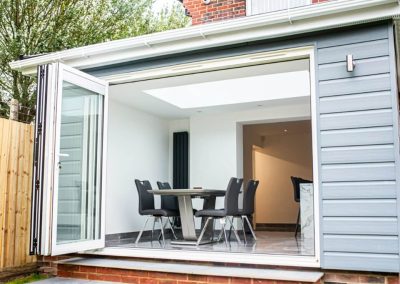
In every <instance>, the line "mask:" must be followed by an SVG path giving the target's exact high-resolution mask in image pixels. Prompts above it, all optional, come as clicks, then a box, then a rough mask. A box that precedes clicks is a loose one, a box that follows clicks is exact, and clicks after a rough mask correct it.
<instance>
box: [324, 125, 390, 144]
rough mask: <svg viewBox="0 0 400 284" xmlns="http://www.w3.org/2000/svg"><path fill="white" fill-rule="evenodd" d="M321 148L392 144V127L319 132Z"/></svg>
mask: <svg viewBox="0 0 400 284" xmlns="http://www.w3.org/2000/svg"><path fill="white" fill-rule="evenodd" d="M320 135H321V136H320V146H321V147H335V146H354V145H380V144H392V143H393V140H394V139H393V127H392V126H387V127H374V128H361V129H342V130H326V131H321V132H320Z"/></svg>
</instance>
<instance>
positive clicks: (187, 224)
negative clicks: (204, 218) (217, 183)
mask: <svg viewBox="0 0 400 284" xmlns="http://www.w3.org/2000/svg"><path fill="white" fill-rule="evenodd" d="M178 202H179V212H180V216H181V227H182V235H183V238H184V239H185V240H187V241H196V240H197V236H196V228H195V224H194V217H193V206H192V197H191V196H188V195H187V196H185V195H184V196H178Z"/></svg>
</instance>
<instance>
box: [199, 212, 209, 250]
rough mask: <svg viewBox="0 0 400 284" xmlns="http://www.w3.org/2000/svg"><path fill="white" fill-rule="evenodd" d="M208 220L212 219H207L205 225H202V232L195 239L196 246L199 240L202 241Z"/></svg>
mask: <svg viewBox="0 0 400 284" xmlns="http://www.w3.org/2000/svg"><path fill="white" fill-rule="evenodd" d="M210 219H212V217H208V218H207V220H206V223H205V224H204V227H203V230H201V233H200V236H199V238H198V239H197V243H196V245H197V246H198V245H200V243H201V240H202V239H203V236H204V233H205V231H206V230H207V226H208V222H210Z"/></svg>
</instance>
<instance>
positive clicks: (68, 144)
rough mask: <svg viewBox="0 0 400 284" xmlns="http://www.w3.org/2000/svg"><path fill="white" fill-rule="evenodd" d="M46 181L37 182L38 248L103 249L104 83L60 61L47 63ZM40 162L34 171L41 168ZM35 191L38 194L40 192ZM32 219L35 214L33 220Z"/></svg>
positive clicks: (58, 251) (45, 252)
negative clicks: (39, 206) (40, 207)
mask: <svg viewBox="0 0 400 284" xmlns="http://www.w3.org/2000/svg"><path fill="white" fill-rule="evenodd" d="M48 68H49V69H51V70H52V72H50V73H49V77H48V78H47V80H48V81H51V82H53V84H51V86H50V87H49V88H48V89H47V96H46V97H47V98H49V97H51V98H52V100H49V102H48V106H49V109H53V110H54V113H52V115H50V116H49V115H45V118H46V119H47V120H50V121H51V122H48V129H47V130H46V134H47V133H51V135H50V136H51V137H52V139H51V140H50V141H46V142H47V143H45V148H46V150H45V151H44V154H45V155H47V156H48V157H50V158H49V159H48V160H47V162H46V163H44V165H42V167H43V166H47V175H48V176H49V178H48V181H47V182H46V180H43V179H40V177H36V180H39V183H40V182H42V186H41V189H42V193H41V194H40V195H43V196H44V197H45V198H43V200H42V202H41V203H42V204H43V206H44V207H46V210H45V212H42V213H41V215H42V218H41V221H36V224H39V225H40V226H41V227H42V230H36V231H41V233H42V235H45V236H46V238H45V239H44V238H42V239H41V241H40V245H41V248H40V249H39V250H37V253H39V254H43V255H49V254H51V255H59V254H63V253H71V252H77V251H83V250H90V249H95V248H101V247H104V232H105V229H104V196H105V195H104V191H105V188H104V184H105V183H104V178H105V175H104V172H105V167H104V165H103V164H104V159H103V157H104V149H105V145H106V141H105V137H106V136H105V122H106V119H105V118H106V115H107V89H108V84H107V83H106V82H103V81H101V80H98V79H97V78H95V77H93V76H90V75H88V74H85V73H83V72H81V71H78V70H75V69H73V68H70V67H68V66H65V65H63V64H60V63H56V64H50V65H49V66H48ZM40 169H41V168H40V166H38V170H39V171H40ZM40 195H39V194H38V196H40ZM36 219H37V218H36Z"/></svg>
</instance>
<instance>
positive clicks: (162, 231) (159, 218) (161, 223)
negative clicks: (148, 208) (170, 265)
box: [157, 217, 165, 246]
mask: <svg viewBox="0 0 400 284" xmlns="http://www.w3.org/2000/svg"><path fill="white" fill-rule="evenodd" d="M157 220H158V221H159V222H160V229H161V236H162V241H163V245H164V246H165V236H164V224H163V221H162V217H158V218H157Z"/></svg>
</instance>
